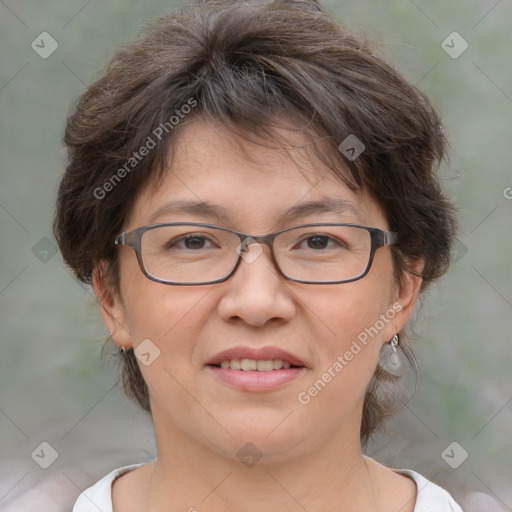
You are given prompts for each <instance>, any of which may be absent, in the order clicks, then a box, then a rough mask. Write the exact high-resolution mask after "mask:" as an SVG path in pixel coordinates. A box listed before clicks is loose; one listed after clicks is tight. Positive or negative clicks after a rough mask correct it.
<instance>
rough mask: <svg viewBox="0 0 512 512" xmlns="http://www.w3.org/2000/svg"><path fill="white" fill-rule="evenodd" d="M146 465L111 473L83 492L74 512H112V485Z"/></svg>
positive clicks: (125, 467) (132, 466)
mask: <svg viewBox="0 0 512 512" xmlns="http://www.w3.org/2000/svg"><path fill="white" fill-rule="evenodd" d="M144 464H146V463H145V462H143V463H140V464H132V465H131V466H124V467H122V468H119V469H115V470H114V471H111V472H110V473H109V474H108V475H105V476H104V477H103V478H102V479H101V480H98V481H97V482H96V483H95V484H94V485H92V486H91V487H89V488H88V489H86V490H85V491H83V492H82V493H81V494H80V496H79V497H78V499H77V501H76V503H75V505H74V507H73V511H72V512H97V511H98V509H99V510H101V511H102V512H112V484H113V483H114V481H115V480H116V478H119V477H120V476H121V475H124V474H125V473H127V472H128V471H132V470H134V469H137V468H139V467H141V466H143V465H144Z"/></svg>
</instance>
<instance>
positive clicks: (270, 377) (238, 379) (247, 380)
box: [206, 366, 306, 392]
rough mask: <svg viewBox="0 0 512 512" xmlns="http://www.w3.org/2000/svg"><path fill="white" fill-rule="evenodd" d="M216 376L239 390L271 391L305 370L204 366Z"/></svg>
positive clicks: (302, 368) (303, 368)
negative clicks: (247, 369) (260, 369)
mask: <svg viewBox="0 0 512 512" xmlns="http://www.w3.org/2000/svg"><path fill="white" fill-rule="evenodd" d="M206 370H208V371H210V372H211V373H212V374H213V375H214V376H215V377H216V378H219V379H220V380H222V381H223V382H225V383H226V384H228V385H230V386H233V387H235V388H237V389H239V390H241V391H252V392H257V391H272V390H275V389H276V388H279V387H280V386H282V385H284V384H286V383H288V382H290V381H292V380H294V379H296V378H297V377H299V376H300V375H302V374H303V373H304V372H305V371H306V368H305V367H301V368H288V369H287V370H284V369H283V370H271V371H268V372H258V371H255V370H250V371H244V370H232V369H231V368H219V367H217V366H206Z"/></svg>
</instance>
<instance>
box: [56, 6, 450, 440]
mask: <svg viewBox="0 0 512 512" xmlns="http://www.w3.org/2000/svg"><path fill="white" fill-rule="evenodd" d="M194 102H195V103H194ZM185 104H189V105H191V106H193V111H194V112H193V114H191V115H194V116H196V115H201V116H204V117H205V118H210V119H216V120H220V121H222V122H223V123H225V124H226V125H229V126H231V127H232V128H233V129H234V130H238V131H240V132H243V133H246V134H253V135H256V136H259V137H266V139H267V140H272V138H273V135H272V129H273V126H275V125H274V124H273V123H275V119H276V114H280V113H284V114H285V115H286V116H287V118H289V119H291V120H292V121H293V122H294V123H295V124H296V126H297V128H299V129H302V130H303V131H304V133H305V134H306V135H308V136H309V137H311V138H312V139H315V140H317V139H318V137H319V136H320V137H322V138H323V139H324V142H325V144H327V147H328V149H329V150H328V151H327V152H319V154H318V157H319V158H320V159H322V161H324V162H326V163H327V164H328V165H329V167H330V169H331V170H332V172H333V173H334V174H336V175H337V176H339V178H340V179H342V180H344V181H345V182H347V183H349V184H350V186H351V187H353V188H354V189H357V188H363V187H364V188H366V189H367V190H368V191H369V192H370V193H371V194H372V195H373V196H374V197H375V198H376V199H377V201H378V202H379V204H380V205H381V207H382V208H383V211H384V212H385V214H386V216H387V220H388V223H389V227H390V229H392V230H395V231H398V233H399V241H398V243H397V245H395V246H393V247H392V254H393V263H394V268H395V274H396V276H397V279H398V280H400V277H401V276H403V275H404V272H407V271H410V268H409V267H408V264H409V263H410V262H411V261H415V260H418V259H421V260H423V261H424V267H423V271H422V278H423V282H422V288H421V289H422V291H423V290H424V289H425V288H426V287H427V286H428V284H429V283H431V282H432V281H434V280H435V279H436V278H438V277H440V276H441V275H442V274H443V273H444V272H445V271H446V269H447V267H448V264H449V259H450V251H451V244H452V241H453V237H454V234H455V229H456V217H455V210H454V207H453V205H452V203H451V202H450V201H449V200H448V199H447V198H446V197H445V196H444V194H443V192H442V190H441V188H440V185H439V181H438V178H437V176H436V169H437V166H438V165H439V162H440V161H441V160H442V158H443V157H444V153H445V147H446V139H445V136H444V132H443V129H442V126H441V122H440V118H439V116H438V114H437V113H436V111H435V110H434V108H433V107H432V105H431V104H430V102H429V101H428V99H427V98H426V97H425V96H424V95H423V94H422V93H421V92H420V91H418V90H417V89H416V88H415V87H413V86H412V85H410V84H408V83H407V81H406V80H405V79H404V78H403V77H401V76H400V74H399V73H398V72H397V71H396V70H395V69H393V68H392V67H391V66H390V65H388V64H387V63H385V62H384V61H383V60H382V59H381V58H380V57H378V56H377V53H376V51H375V49H374V48H373V47H372V46H371V45H370V44H369V43H368V41H366V40H363V39H362V38H360V37H358V36H355V35H354V34H351V33H350V32H348V31H347V30H346V29H345V28H344V27H343V26H341V25H340V24H338V23H336V22H335V21H333V20H332V19H331V17H330V16H329V15H328V13H326V12H325V11H324V10H323V9H322V8H321V6H320V5H319V4H318V3H316V2H315V1H313V0H311V1H291V0H290V1H287V0H276V1H274V2H272V3H261V2H258V1H248V2H231V1H227V0H226V1H213V2H208V3H200V4H197V5H196V4H190V5H189V6H188V7H186V8H184V9H182V10H179V11H175V12H173V13H172V14H170V15H168V16H165V17H163V18H160V19H159V20H158V21H157V22H156V23H155V26H154V27H152V30H151V31H150V32H149V33H148V34H147V35H146V36H145V37H144V38H143V39H141V40H140V41H138V42H135V43H133V44H131V45H128V46H126V47H123V48H121V49H119V50H118V51H117V53H116V54H115V55H114V57H113V59H112V61H111V63H110V65H109V66H108V69H107V71H106V73H105V74H104V75H103V76H102V77H101V78H100V79H99V80H97V81H96V82H95V83H93V84H92V85H91V86H90V87H89V88H88V89H87V91H86V92H85V93H84V94H83V95H82V97H81V98H80V100H79V102H78V105H77V106H76V110H75V111H74V112H73V113H72V114H71V115H70V116H69V118H68V120H67V126H66V130H65V135H64V143H65V145H66V146H67V149H68V164H67V167H66V171H65V173H64V176H63V178H62V182H61V184H60V188H59V192H58V200H57V208H56V213H55V219H54V233H55V237H56V239H57V241H58V243H59V246H60V249H61V252H62V255H63V258H64V260H65V262H66V263H67V264H68V265H69V266H70V267H71V269H72V270H73V272H74V273H75V275H76V276H77V278H78V279H79V280H80V281H82V282H85V283H90V282H91V276H92V272H93V269H94V268H95V266H96V265H98V264H100V263H104V264H105V265H103V266H102V268H104V271H103V272H102V279H104V280H105V283H106V285H107V289H108V290H110V292H111V293H118V292H119V272H118V267H117V253H116V247H115V245H114V243H113V240H114V237H115V235H117V234H118V233H119V231H120V229H121V227H122V225H123V223H124V221H125V219H126V217H127V215H128V214H129V212H130V211H131V208H132V205H133V202H134V199H135V197H136V195H137V193H138V192H139V191H140V190H141V188H142V187H143V186H144V185H145V184H147V183H151V182H153V183H154V182H156V180H157V179H158V177H159V176H160V177H161V176H162V175H163V172H164V170H165V167H166V164H168V162H169V158H170V156H169V155H170V154H171V152H172V147H173V146H172V144H173V143H175V141H176V135H177V134H178V133H179V129H180V124H179V123H174V121H172V118H173V117H174V118H175V119H178V117H180V118H181V117H183V115H182V114H183V112H184V110H183V106H184V105H185ZM164 132H165V133H164ZM156 134H159V135H161V140H162V143H157V144H156V145H155V147H154V148H152V149H151V150H150V151H148V152H147V155H146V156H145V157H144V158H141V159H139V158H138V156H139V155H138V153H137V152H138V151H139V150H140V148H142V147H143V146H147V145H148V144H149V142H148V141H149V138H151V139H152V140H153V139H155V138H157V137H156ZM349 135H355V136H356V137H357V139H359V140H360V141H361V142H362V143H363V144H364V146H365V149H364V151H363V152H362V153H361V154H360V155H359V157H358V158H356V159H353V160H352V159H350V158H347V156H346V155H344V154H342V152H341V151H339V150H338V145H340V143H342V142H343V141H344V140H345V139H346V138H347V137H348V136H349ZM274 140H275V139H274ZM154 142H156V141H154ZM158 142H160V140H159V141H158ZM135 154H137V155H138V156H137V157H136V156H135ZM121 169H124V172H123V171H122V170H121ZM347 169H348V171H347ZM116 176H117V178H116ZM107 183H108V184H109V185H107ZM402 341H404V337H402ZM123 357H124V364H123V384H124V388H125V391H126V392H127V394H128V395H130V396H132V397H133V398H135V399H136V400H137V401H138V403H139V404H140V405H141V406H142V407H143V408H144V409H146V410H148V411H149V409H150V405H149V398H148V389H147V387H146V384H145V382H144V380H143V378H142V375H141V373H140V370H139V367H138V365H137V361H136V359H135V356H134V354H133V350H130V351H127V352H126V353H125V354H124V356H123ZM386 377H387V378H388V379H389V378H390V376H389V375H388V376H386V375H385V372H383V371H382V370H381V369H380V368H378V369H377V371H376V373H375V375H374V378H373V381H372V382H371V384H370V386H369V387H368V390H367V394H366V398H365V404H364V411H363V419H362V424H361V440H362V443H363V444H366V442H367V440H368V438H369V436H370V435H371V434H372V432H374V431H375V430H376V429H377V427H379V426H380V424H381V422H382V420H383V419H384V418H385V417H386V416H387V415H389V414H390V413H391V412H392V410H393V408H392V407H390V404H389V403H386V401H385V400H383V399H382V397H380V396H378V395H379V393H377V392H376V390H377V388H378V384H379V383H380V382H381V381H382V380H384V379H385V378H386Z"/></svg>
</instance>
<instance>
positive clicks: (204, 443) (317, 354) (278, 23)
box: [55, 0, 461, 512]
mask: <svg viewBox="0 0 512 512" xmlns="http://www.w3.org/2000/svg"><path fill="white" fill-rule="evenodd" d="M64 141H65V143H66V145H67V148H68V152H69V161H68V165H67V169H66V172H65V175H64V177H63V180H62V183H61V186H60V189H59V197H58V204H57V211H56V217H55V235H56V238H57V240H58V242H59V244H60V248H61V251H62V254H63V256H64V258H65V260H66V262H67V264H68V265H69V266H70V267H71V268H72V269H73V271H74V272H75V274H76V276H77V277H78V278H79V279H81V280H82V281H83V282H86V283H91V284H92V285H93V288H94V291H95V293H96V296H97V298H98V303H99V305H100V309H101V312H102V315H103V319H104V322H105V325H106V327H107V329H108V331H109V333H110V336H111V338H112V340H113V341H114V342H115V343H116V345H118V346H119V347H120V354H121V357H122V358H123V365H124V367H123V383H124V386H125V390H126V391H127V393H128V394H129V395H130V396H131V397H133V398H134V399H135V400H136V401H137V402H138V403H139V404H140V405H141V406H142V407H143V408H144V409H145V410H147V411H149V412H150V413H151V415H152V419H153V423H154V429H155V436H156V446H157V459H156V460H154V461H149V462H143V463H139V464H135V465H133V466H128V467H124V468H120V469H117V470H114V471H113V472H112V473H110V474H109V475H107V476H105V477H104V478H102V479H101V480H100V481H98V482H97V483H96V484H95V485H94V486H92V487H91V488H90V489H88V490H87V491H85V492H84V493H83V494H82V495H81V496H80V497H79V499H78V501H77V502H76V504H75V507H74V509H73V510H74V511H75V512H84V511H89V510H97V509H98V508H99V509H100V510H104V511H107V510H113V511H114V512H118V511H123V512H129V511H132V510H134V511H135V510H136V511H138V512H140V511H148V512H149V511H150V512H157V511H161V510H188V511H195V510H199V511H203V510H209V511H221V510H222V511H227V510H244V511H256V510H258V511H260V510H265V511H266V512H267V511H268V512H272V511H274V510H276V511H277V510H307V511H310V512H314V511H319V510H333V511H334V510H336V511H338V510H350V511H352V510H361V511H363V510H364V511H382V512H387V511H398V510H400V511H402V512H406V511H407V512H412V511H414V512H426V511H430V510H435V511H436V512H443V511H460V510H461V509H460V507H459V506H458V505H457V504H456V503H455V501H454V500H453V498H452V497H451V496H450V495H449V494H448V493H447V492H446V491H445V490H443V489H442V488H440V487H438V486H437V485H435V484H434V483H432V482H429V481H428V480H427V479H425V478H424V477H423V476H421V475H420V474H418V473H416V472H414V471H410V470H392V469H390V468H387V467H385V466H383V465H381V464H379V463H378V462H376V461H375V460H373V459H371V458H369V457H366V456H365V455H363V449H364V447H365V445H366V443H367V441H368V439H369V437H370V436H371V434H372V433H373V432H375V431H376V430H377V429H378V428H379V426H380V425H381V423H382V421H383V420H384V419H385V418H386V417H387V416H389V415H390V414H391V413H392V412H393V410H394V409H395V408H396V407H395V406H396V404H394V403H393V402H392V401H390V400H389V395H390V392H389V391H390V390H391V391H392V385H393V383H394V381H396V380H397V378H398V375H399V374H400V368H399V367H400V361H401V360H402V361H403V359H404V356H406V355H407V354H408V353H409V349H408V346H407V336H406V325H407V322H408V319H409V318H410V316H411V314H412V312H413V311H414V308H415V306H416V303H417V300H418V296H419V294H420V293H421V292H423V291H424V290H425V289H426V288H427V287H428V286H429V284H431V283H432V282H434V280H435V279H437V278H439V277H440V276H441V275H442V274H443V273H444V272H445V271H446V269H447V266H448V263H449V257H450V249H451V244H452V240H453V237H454V233H455V226H456V220H455V215H454V208H453V205H452V204H451V202H450V201H449V200H448V199H447V198H446V197H445V195H444V194H443V192H442V191H441V189H440V187H439V184H438V181H437V178H436V175H435V170H436V167H437V164H438V163H439V161H440V160H441V159H442V158H443V155H444V151H445V138H444V134H443V130H442V127H441V123H440V119H439V117H438V115H437V114H436V112H435V110H434V109H433V107H432V106H431V105H430V103H429V101H428V100H427V99H426V98H425V97H424V96H423V95H422V94H421V93H420V92H418V91H417V90H416V89H414V88H413V87H412V86H410V85H409V84H408V83H407V82H406V81H405V80H404V79H403V78H402V77H401V76H400V75H399V74H398V73H397V72H396V71H395V70H393V69H392V68H391V67H390V66H389V65H387V64H386V63H384V62H383V61H382V60H381V59H380V58H379V57H378V56H377V55H376V54H375V52H374V50H373V49H372V48H371V46H370V45H369V44H368V43H367V42H365V41H362V40H360V39H359V38H357V37H356V36H354V35H352V34H350V33H348V32H347V31H346V30H345V29H344V28H342V27H340V26H339V25H338V24H336V23H335V22H334V21H333V20H332V19H330V18H329V16H328V15H327V14H326V13H325V12H324V11H323V10H322V8H321V7H320V6H319V5H318V4H317V3H315V2H313V1H310V2H287V1H283V0H278V1H275V2H273V3H271V4H262V3H257V2H254V3H251V2H247V3H232V2H213V3H208V4H201V5H198V6H194V5H191V6H189V7H188V8H186V9H184V10H183V11H181V12H176V13H173V14H171V15H169V16H168V17H165V18H163V19H161V20H160V21H159V23H158V24H157V25H156V26H155V27H154V29H153V30H152V31H151V32H150V33H149V34H148V35H147V36H146V37H145V38H144V39H143V40H141V41H139V42H136V43H134V44H132V45H130V46H128V47H125V48H122V49H121V50H119V51H118V53H117V54H116V55H115V56H114V58H113V61H112V62H111V64H110V66H109V68H108V70H107V72H106V74H105V75H104V76H103V77H102V78H100V79H99V80H98V81H97V82H96V83H94V84H93V85H92V86H90V87H89V89H88V90H87V91H86V92H85V94H84V95H83V96H82V97H81V99H80V102H79V104H78V106H77V108H76V111H75V112H74V113H73V114H72V115H71V116H70V118H69V120H68V124H67V128H66V133H65V137H64ZM391 394H392V393H391Z"/></svg>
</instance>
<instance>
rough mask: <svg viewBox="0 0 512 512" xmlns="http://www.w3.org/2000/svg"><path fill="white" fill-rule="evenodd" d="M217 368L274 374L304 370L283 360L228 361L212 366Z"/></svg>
mask: <svg viewBox="0 0 512 512" xmlns="http://www.w3.org/2000/svg"><path fill="white" fill-rule="evenodd" d="M208 366H214V367H215V368H229V369H231V370H242V371H244V372H250V371H256V372H272V371H274V370H282V369H285V370H288V369H290V368H303V366H299V365H294V364H291V363H290V362H289V361H283V360H282V359H260V360H257V359H226V360H224V361H221V362H220V363H219V364H212V365H208Z"/></svg>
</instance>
